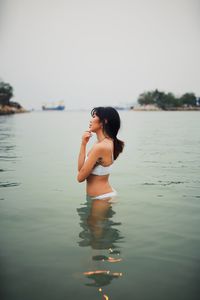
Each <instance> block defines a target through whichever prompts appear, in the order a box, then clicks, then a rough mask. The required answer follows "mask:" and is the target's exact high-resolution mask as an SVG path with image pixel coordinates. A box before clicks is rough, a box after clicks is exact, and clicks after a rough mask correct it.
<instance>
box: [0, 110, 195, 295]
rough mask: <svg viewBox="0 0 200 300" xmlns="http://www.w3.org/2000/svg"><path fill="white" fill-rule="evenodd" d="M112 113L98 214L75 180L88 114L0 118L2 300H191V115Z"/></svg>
mask: <svg viewBox="0 0 200 300" xmlns="http://www.w3.org/2000/svg"><path fill="white" fill-rule="evenodd" d="M120 114H121V118H122V129H121V131H120V137H121V138H122V139H123V140H124V141H125V143H126V147H125V151H124V153H123V154H122V155H121V157H120V158H119V159H118V160H117V161H116V163H115V166H114V168H113V173H112V175H111V178H110V180H111V183H112V185H113V187H114V188H115V189H116V190H117V191H118V197H117V198H116V199H112V200H111V201H110V202H108V203H107V204H105V205H104V206H103V207H102V208H101V211H100V208H99V206H98V205H97V207H96V206H95V204H94V203H91V202H90V201H89V200H88V199H87V198H86V197H85V185H84V183H83V184H79V183H77V181H76V169H77V156H78V152H79V144H80V140H81V135H82V132H83V131H84V130H85V129H87V127H88V123H89V119H90V114H89V112H67V111H66V112H33V113H27V114H21V115H14V116H2V117H1V118H0V141H1V142H0V178H1V179H0V193H1V194H0V206H1V210H0V245H1V246H0V248H1V252H0V255H1V256H0V259H1V262H0V263H1V293H2V297H1V299H3V300H12V299H13V300H18V299H19V300H25V299H29V300H32V299H37V300H40V299H41V300H45V299H48V300H51V299H57V300H64V299H70V298H72V297H73V299H77V300H79V299H102V298H103V295H104V294H105V295H107V296H108V297H109V299H130V300H132V299H138V300H140V299H142V300H145V299H148V300H149V299H154V300H155V299H159V300H160V299H164V300H165V299H166V300H168V299H176V300H179V299H181V300H183V299H184V300H186V299H187V300H193V299H199V279H200V255H199V253H200V217H199V216H200V174H199V173H200V172H199V170H200V151H199V149H200V133H199V125H200V116H199V112H131V111H130V112H129V111H122V112H121V113H120ZM94 140H95V137H93V138H92V140H91V142H90V144H89V147H90V146H91V144H92V143H93V142H94ZM98 270H100V271H108V273H106V272H102V273H94V274H90V273H88V272H91V271H98ZM99 288H101V289H102V291H99Z"/></svg>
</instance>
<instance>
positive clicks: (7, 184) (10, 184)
mask: <svg viewBox="0 0 200 300" xmlns="http://www.w3.org/2000/svg"><path fill="white" fill-rule="evenodd" d="M19 185H20V183H19V182H0V188H7V187H14V186H19Z"/></svg>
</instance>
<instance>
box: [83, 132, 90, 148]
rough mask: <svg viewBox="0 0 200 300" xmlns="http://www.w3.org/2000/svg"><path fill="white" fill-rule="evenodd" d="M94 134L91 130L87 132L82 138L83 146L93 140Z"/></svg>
mask: <svg viewBox="0 0 200 300" xmlns="http://www.w3.org/2000/svg"><path fill="white" fill-rule="evenodd" d="M91 136H92V133H91V131H90V130H86V131H85V132H84V134H83V136H82V144H84V145H86V144H87V143H88V142H89V139H90V138H91Z"/></svg>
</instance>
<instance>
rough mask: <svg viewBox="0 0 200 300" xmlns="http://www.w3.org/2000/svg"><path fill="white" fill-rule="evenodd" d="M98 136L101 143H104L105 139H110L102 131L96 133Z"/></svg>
mask: <svg viewBox="0 0 200 300" xmlns="http://www.w3.org/2000/svg"><path fill="white" fill-rule="evenodd" d="M96 135H97V140H98V142H99V143H100V142H102V141H103V140H105V139H110V138H109V136H107V135H106V134H104V133H103V132H102V131H100V132H96Z"/></svg>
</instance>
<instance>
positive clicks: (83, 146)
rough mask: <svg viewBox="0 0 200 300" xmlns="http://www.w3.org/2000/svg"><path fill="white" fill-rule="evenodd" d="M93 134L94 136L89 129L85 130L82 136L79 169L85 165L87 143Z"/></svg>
mask: <svg viewBox="0 0 200 300" xmlns="http://www.w3.org/2000/svg"><path fill="white" fill-rule="evenodd" d="M91 136H92V134H91V132H90V131H89V130H88V131H85V132H84V134H83V136H82V141H81V147H80V152H79V156H78V171H80V169H81V168H82V166H83V165H84V162H85V156H86V145H87V143H88V141H89V139H90V138H91Z"/></svg>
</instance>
